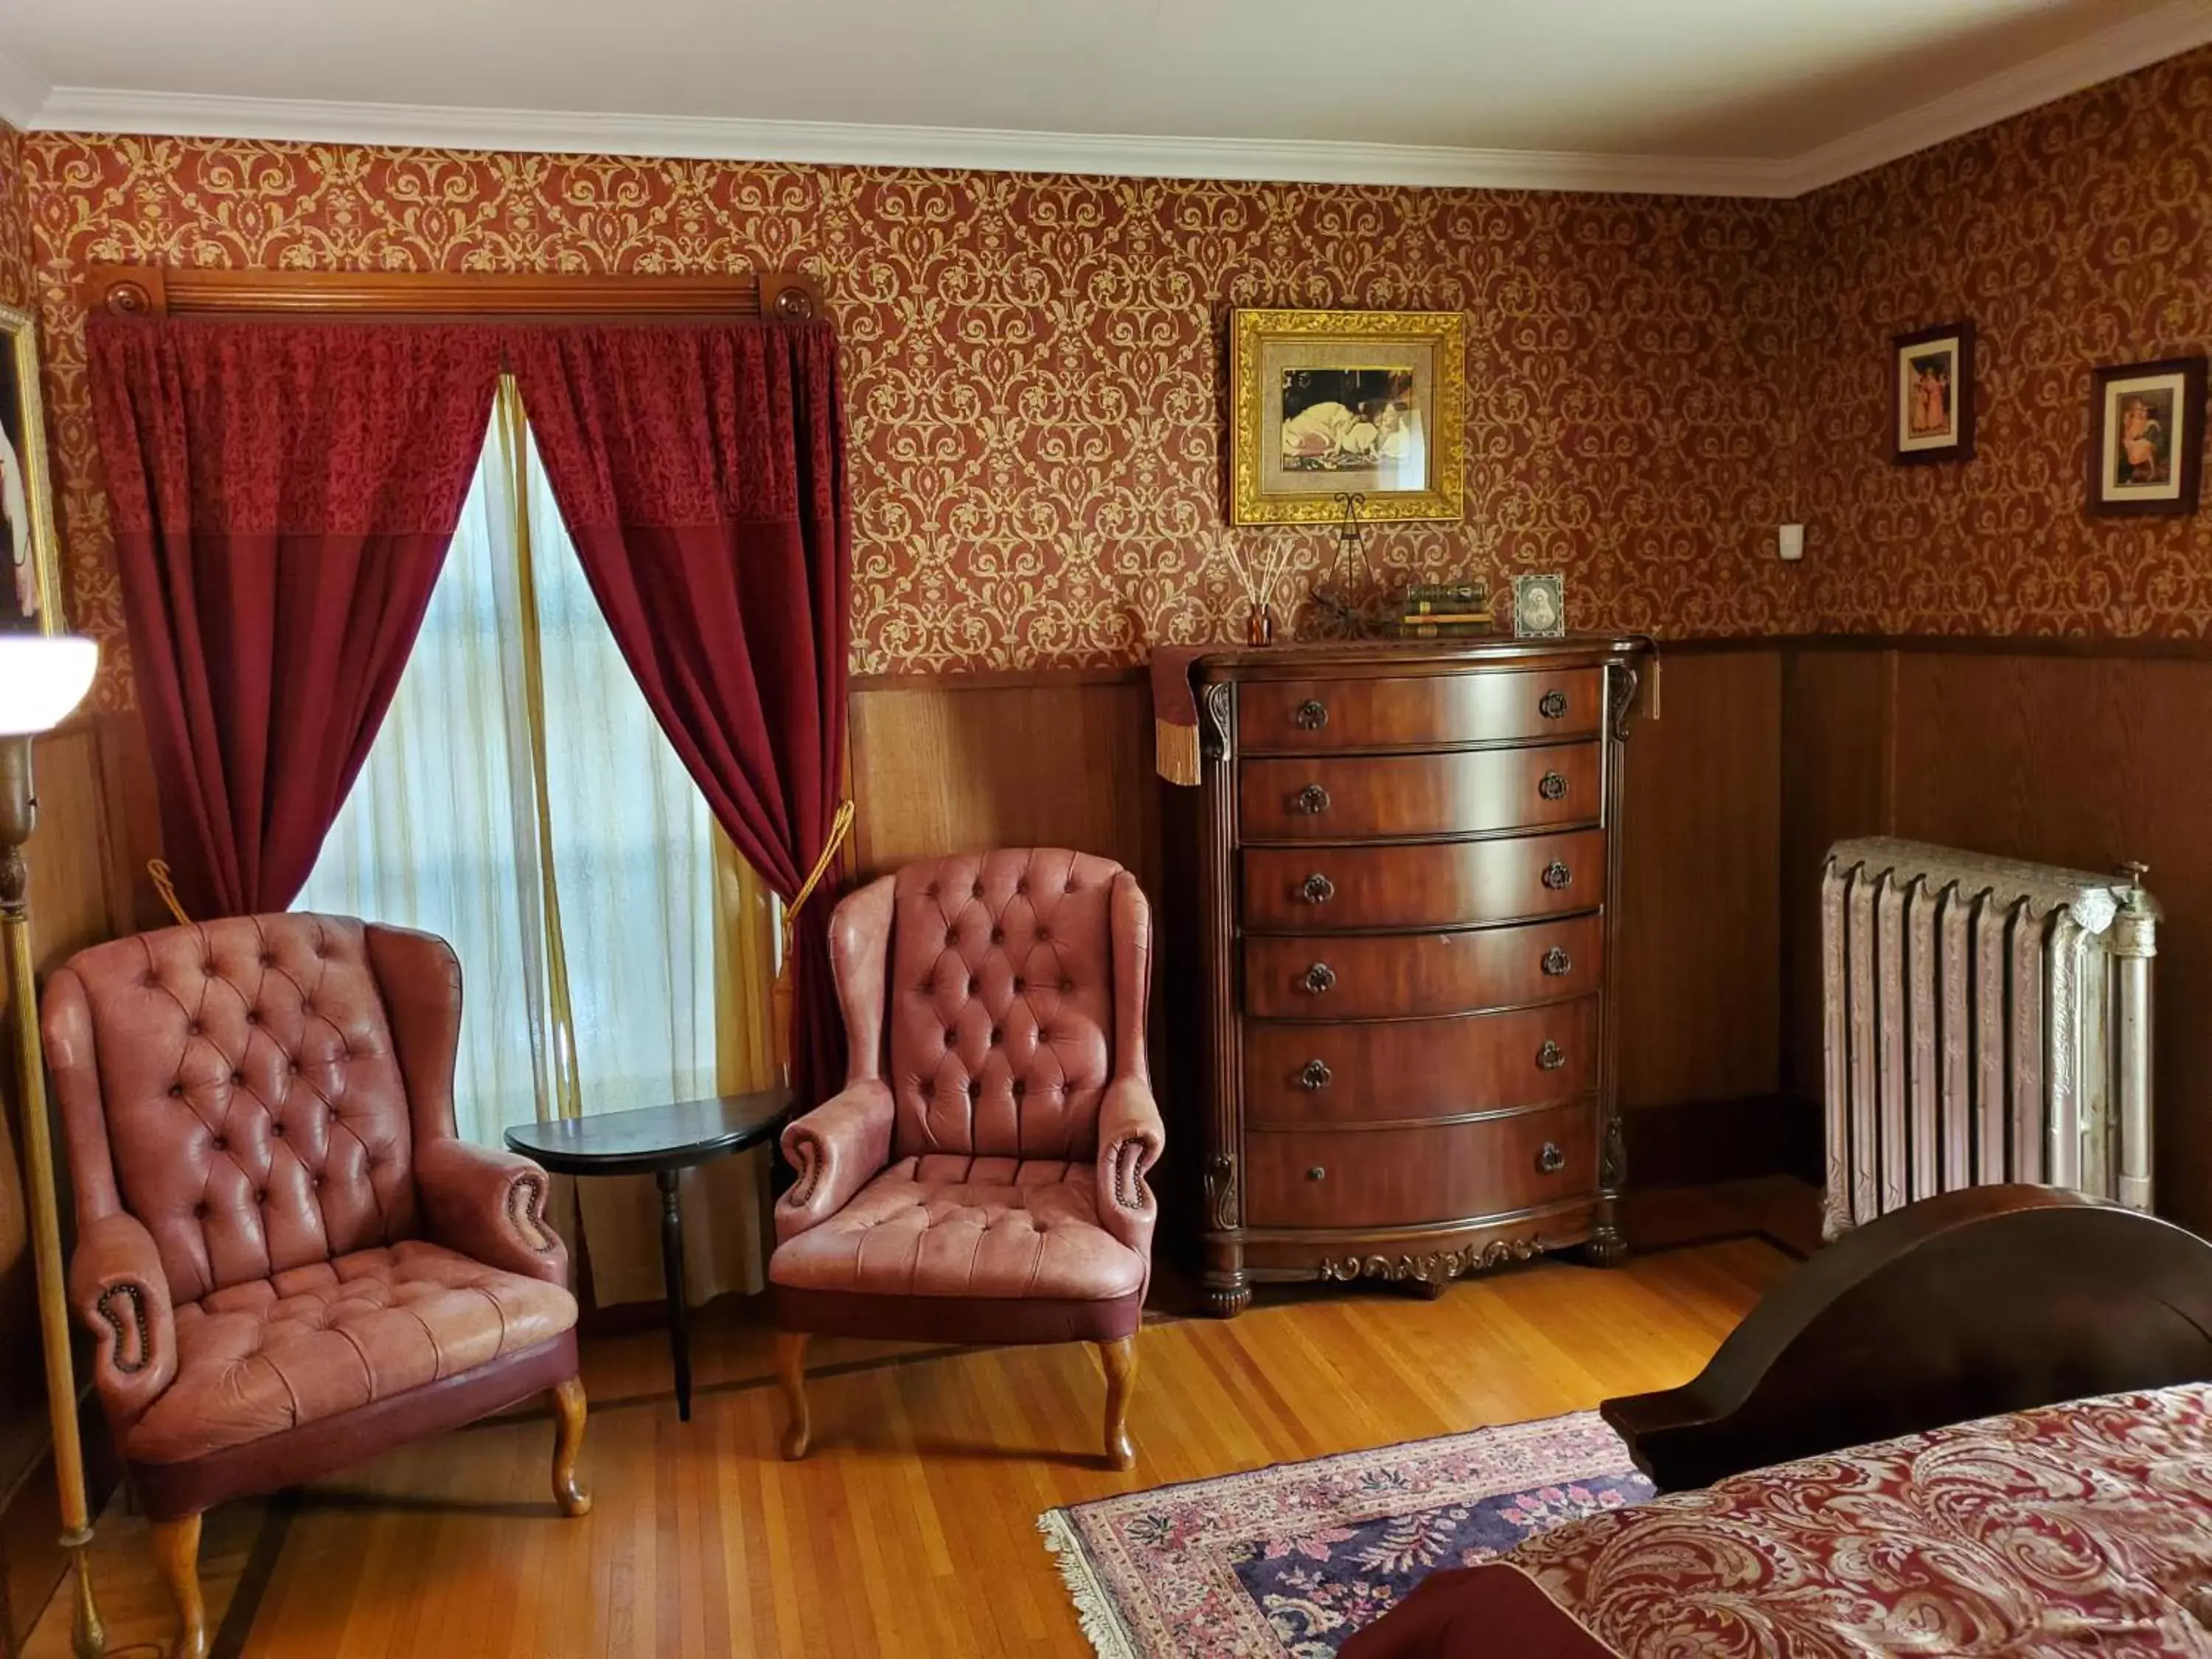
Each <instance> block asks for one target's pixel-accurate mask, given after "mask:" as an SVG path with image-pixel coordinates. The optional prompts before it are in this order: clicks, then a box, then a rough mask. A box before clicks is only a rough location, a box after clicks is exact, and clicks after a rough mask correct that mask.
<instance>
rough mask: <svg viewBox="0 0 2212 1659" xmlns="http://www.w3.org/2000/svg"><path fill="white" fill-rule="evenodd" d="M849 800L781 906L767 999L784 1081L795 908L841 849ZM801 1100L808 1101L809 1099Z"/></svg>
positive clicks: (848, 829)
mask: <svg viewBox="0 0 2212 1659" xmlns="http://www.w3.org/2000/svg"><path fill="white" fill-rule="evenodd" d="M853 817H854V812H853V803H852V802H851V801H849V800H843V801H840V802H838V803H837V811H836V816H834V817H831V819H830V820H829V840H827V841H826V842H823V844H822V856H821V857H820V858H818V859H817V860H814V867H813V868H812V869H811V870H809V871H808V872H806V879H805V881H802V882H800V883H799V890H798V892H796V893H794V894H793V895H792V898H791V902H790V903H788V904H787V905H785V906H784V907H783V956H782V960H781V961H780V962H779V963H777V964H776V969H775V989H774V990H773V991H772V992H771V993H770V994H769V999H770V1001H771V1002H772V1004H773V1005H774V1008H775V1048H776V1054H775V1064H776V1069H777V1070H778V1071H779V1072H781V1073H782V1074H783V1078H784V1081H785V1082H786V1083H788V1082H790V1080H791V1017H792V1012H793V1010H792V985H791V941H792V939H793V936H794V934H795V933H796V932H797V930H798V926H799V911H800V910H801V909H802V908H805V904H806V901H807V900H809V899H811V898H812V897H813V896H814V890H815V889H816V888H817V887H819V886H820V885H821V884H822V878H823V877H824V876H826V875H828V874H829V866H831V865H832V864H834V863H836V860H837V854H839V853H841V852H842V851H843V850H844V847H845V841H846V837H848V836H850V835H851V834H852V833H853ZM802 1104H811V1102H806V1103H802Z"/></svg>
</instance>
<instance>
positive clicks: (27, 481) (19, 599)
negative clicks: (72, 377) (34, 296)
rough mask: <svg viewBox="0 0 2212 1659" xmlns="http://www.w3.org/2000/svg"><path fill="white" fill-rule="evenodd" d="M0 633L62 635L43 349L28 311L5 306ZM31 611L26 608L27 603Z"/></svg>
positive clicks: (0, 334) (0, 325)
mask: <svg viewBox="0 0 2212 1659" xmlns="http://www.w3.org/2000/svg"><path fill="white" fill-rule="evenodd" d="M0 446H4V447H0V633H13V634H23V633H43V634H58V633H60V632H62V631H63V630H62V580H61V556H60V549H59V547H58V544H57V543H56V541H55V538H54V513H53V497H52V494H51V493H50V492H51V489H52V486H51V484H50V483H49V482H48V473H47V470H46V420H45V416H44V415H43V414H42V413H41V411H40V402H39V346H38V335H37V331H36V325H35V324H34V323H33V321H32V319H31V315H30V313H28V312H25V311H19V310H17V309H16V308H15V307H13V306H4V305H0ZM26 603H27V604H28V606H29V608H28V610H26V608H25V607H26Z"/></svg>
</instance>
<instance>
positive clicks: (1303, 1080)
mask: <svg viewBox="0 0 2212 1659" xmlns="http://www.w3.org/2000/svg"><path fill="white" fill-rule="evenodd" d="M1329 1076H1330V1073H1329V1069H1328V1066H1325V1065H1323V1064H1322V1062H1321V1061H1320V1060H1308V1061H1307V1062H1306V1068H1305V1070H1304V1071H1303V1072H1300V1073H1298V1082H1299V1083H1300V1084H1301V1085H1304V1087H1306V1088H1308V1089H1326V1088H1328V1079H1329Z"/></svg>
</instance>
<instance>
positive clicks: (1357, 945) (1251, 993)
mask: <svg viewBox="0 0 2212 1659" xmlns="http://www.w3.org/2000/svg"><path fill="white" fill-rule="evenodd" d="M1604 937H1605V935H1604V930H1603V927H1602V924H1601V921H1600V919H1599V918H1598V917H1596V916H1594V915H1584V916H1569V917H1565V918H1562V919H1561V920H1559V921H1540V922H1531V923H1529V924H1528V925H1527V926H1525V927H1475V928H1469V929H1467V930H1464V931H1462V932H1459V933H1398V934H1379V935H1377V934H1351V933H1337V934H1317V935H1312V936H1304V937H1290V936H1284V935H1273V936H1261V937H1254V938H1248V939H1245V941H1244V1012H1247V1013H1248V1014H1252V1015H1255V1016H1256V1017H1257V1018H1261V1019H1299V1020H1309V1019H1310V1020H1337V1019H1392V1018H1401V1017H1402V1018H1419V1017H1422V1016H1425V1015H1431V1014H1464V1013H1472V1012H1475V1011H1476V1010H1478V1009H1483V1008H1508V1007H1514V1006H1519V1005H1522V1004H1524V1003H1532V1002H1551V1001H1557V1000H1564V999H1565V998H1568V997H1578V996H1585V995H1587V994H1589V993H1590V992H1592V991H1595V990H1596V989H1597V987H1598V984H1599V981H1600V977H1601V975H1600V972H1599V970H1600V969H1601V966H1602V964H1601V962H1600V960H1599V957H1600V952H1601V945H1602V942H1603V939H1604Z"/></svg>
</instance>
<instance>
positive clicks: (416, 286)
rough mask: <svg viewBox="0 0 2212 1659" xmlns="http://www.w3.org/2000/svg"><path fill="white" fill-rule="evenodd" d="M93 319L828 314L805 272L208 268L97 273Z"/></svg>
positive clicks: (786, 317)
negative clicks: (107, 314)
mask: <svg viewBox="0 0 2212 1659" xmlns="http://www.w3.org/2000/svg"><path fill="white" fill-rule="evenodd" d="M81 295H82V299H83V301H84V305H85V309H86V310H88V311H112V312H119V313H123V314H125V315H126V316H142V317H165V316H166V317H183V316H243V315H259V316H271V315H277V316H282V315H291V316H302V315H318V316H331V315H333V314H337V315H346V316H416V317H424V316H438V317H481V316H496V317H616V316H620V317H641V316H643V317H702V316H706V317H763V318H766V319H769V320H770V321H781V322H800V321H804V320H805V319H808V318H811V317H821V316H825V315H827V314H828V313H827V309H826V307H824V305H823V298H822V289H821V286H820V284H818V283H816V282H815V280H814V279H813V278H812V277H811V276H807V275H806V274H805V272H804V271H798V270H768V271H759V272H753V271H747V272H744V274H742V275H738V276H536V275H494V274H491V273H489V272H486V273H483V274H478V273H476V272H473V271H447V272H440V271H429V272H421V273H417V272H415V271H394V270H370V271H328V270H197V269H191V268H189V267H164V266H161V265H94V267H93V268H92V269H91V270H89V271H88V272H87V273H86V274H85V277H84V282H83V284H82V289H81Z"/></svg>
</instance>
